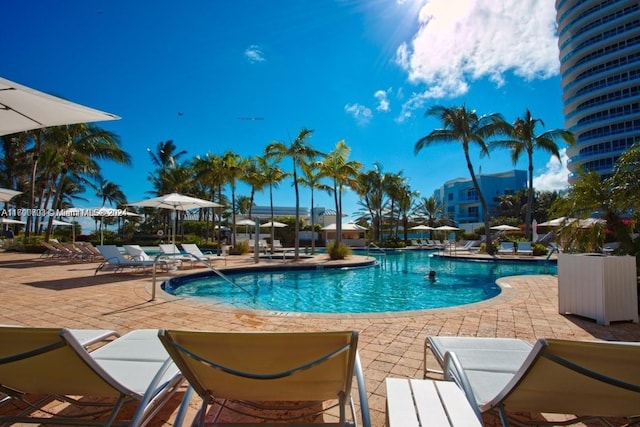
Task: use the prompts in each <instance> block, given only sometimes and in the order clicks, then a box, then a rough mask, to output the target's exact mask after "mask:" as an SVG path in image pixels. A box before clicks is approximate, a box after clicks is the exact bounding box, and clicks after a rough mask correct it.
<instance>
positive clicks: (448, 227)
mask: <svg viewBox="0 0 640 427" xmlns="http://www.w3.org/2000/svg"><path fill="white" fill-rule="evenodd" d="M434 230H437V231H458V230H461V228H456V227H452V226H450V225H441V226H440V227H436V228H434Z"/></svg>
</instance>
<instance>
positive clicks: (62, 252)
mask: <svg viewBox="0 0 640 427" xmlns="http://www.w3.org/2000/svg"><path fill="white" fill-rule="evenodd" d="M42 246H44V248H45V251H44V252H43V253H42V255H41V256H40V257H41V258H55V259H68V260H75V261H96V260H98V259H100V258H102V255H101V254H100V252H99V251H98V249H97V248H96V247H95V246H93V245H92V244H91V242H74V243H61V242H59V241H57V240H55V239H52V240H50V241H49V242H42Z"/></svg>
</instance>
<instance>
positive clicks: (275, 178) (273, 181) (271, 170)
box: [257, 153, 288, 252]
mask: <svg viewBox="0 0 640 427" xmlns="http://www.w3.org/2000/svg"><path fill="white" fill-rule="evenodd" d="M257 159H258V168H259V169H260V171H261V174H262V176H263V177H264V183H265V184H266V185H268V186H269V210H270V213H271V215H270V219H271V252H273V250H274V245H273V240H274V239H275V229H274V226H273V221H274V220H275V218H274V216H273V188H274V187H276V188H277V187H278V186H279V185H280V182H282V181H283V180H284V179H285V178H286V177H287V176H288V174H287V173H286V172H285V171H283V170H282V169H280V168H279V167H278V165H276V164H274V163H272V162H271V161H270V159H269V157H267V154H266V153H265V155H264V156H258V157H257Z"/></svg>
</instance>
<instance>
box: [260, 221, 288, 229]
mask: <svg viewBox="0 0 640 427" xmlns="http://www.w3.org/2000/svg"><path fill="white" fill-rule="evenodd" d="M260 227H275V228H283V227H288V225H287V224H285V223H283V222H278V221H273V222H271V221H269V222H265V223H264V224H260Z"/></svg>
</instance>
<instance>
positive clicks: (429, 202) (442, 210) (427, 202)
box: [413, 196, 447, 227]
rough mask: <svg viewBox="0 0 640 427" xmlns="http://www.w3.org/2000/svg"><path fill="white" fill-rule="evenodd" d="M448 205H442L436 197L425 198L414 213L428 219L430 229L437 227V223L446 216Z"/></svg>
mask: <svg viewBox="0 0 640 427" xmlns="http://www.w3.org/2000/svg"><path fill="white" fill-rule="evenodd" d="M446 209H447V207H446V205H443V204H440V203H439V202H438V199H436V198H435V197H434V196H431V197H423V198H422V199H420V201H419V202H418V204H417V206H416V208H415V210H414V211H413V213H414V214H415V215H416V216H420V217H423V218H426V220H427V225H428V226H429V227H434V226H435V221H436V220H437V219H439V218H441V217H443V216H445V215H446Z"/></svg>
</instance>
